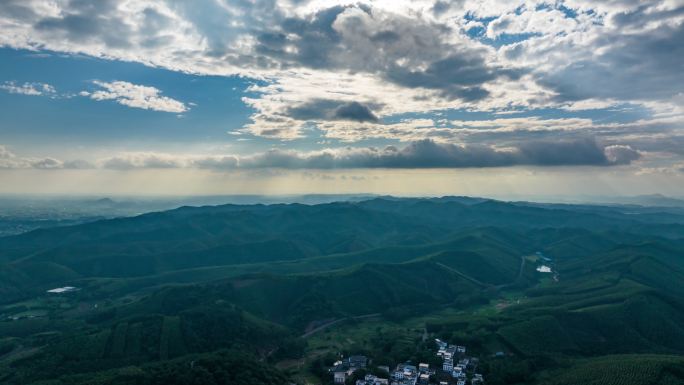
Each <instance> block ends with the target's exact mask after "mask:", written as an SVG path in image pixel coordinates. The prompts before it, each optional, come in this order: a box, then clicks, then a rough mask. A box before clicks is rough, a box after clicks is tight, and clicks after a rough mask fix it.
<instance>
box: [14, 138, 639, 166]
mask: <svg viewBox="0 0 684 385" xmlns="http://www.w3.org/2000/svg"><path fill="white" fill-rule="evenodd" d="M640 156H641V155H640V154H639V152H638V151H636V150H634V149H632V148H631V147H629V146H625V145H609V146H603V145H601V144H599V143H597V142H596V141H595V140H593V139H589V138H586V139H581V140H571V141H560V142H558V141H554V142H529V143H526V144H525V145H523V146H520V147H510V148H503V149H497V148H493V147H487V146H477V145H471V146H460V145H454V144H448V143H436V142H434V141H431V140H421V141H417V142H412V143H410V144H408V145H407V146H405V147H403V148H397V147H395V146H387V147H385V148H381V149H380V148H375V147H362V148H351V147H346V148H338V149H325V150H320V151H309V152H298V151H292V150H279V149H273V150H269V151H266V152H263V153H258V154H255V155H251V156H238V155H219V156H201V155H171V154H160V153H152V152H136V153H124V154H120V155H117V156H112V157H108V158H104V159H100V160H99V161H97V162H95V164H91V163H88V162H85V161H70V162H62V161H59V160H56V159H52V158H45V159H23V158H18V157H17V156H15V155H14V154H12V153H10V152H9V151H8V150H7V149H6V148H4V147H0V167H4V168H43V169H51V168H55V169H56V168H94V167H98V168H103V169H112V170H131V169H164V168H202V169H212V170H219V171H220V170H237V169H245V170H251V169H277V168H280V169H356V168H404V169H417V168H477V167H510V166H520V165H528V166H617V165H628V164H630V163H632V162H633V161H635V160H638V159H639V158H640Z"/></svg>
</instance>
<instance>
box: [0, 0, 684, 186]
mask: <svg viewBox="0 0 684 385" xmlns="http://www.w3.org/2000/svg"><path fill="white" fill-rule="evenodd" d="M682 58H684V0H663V1H640V0H605V1H588V0H564V1H531V0H530V1H510V0H485V1H468V0H455V1H441V0H437V1H435V0H429V1H428V0H416V1H403V0H376V1H353V2H346V1H328V0H197V1H191V2H189V1H181V0H156V1H151V0H135V1H133V0H98V1H94V0H93V1H88V0H49V1H48V0H4V1H1V2H0V193H12V194H24V193H30V194H43V193H45V194H49V193H56V194H108V195H117V194H127V195H131V194H134V195H135V194H138V195H155V194H156V195H163V194H171V195H173V194H183V195H188V194H198V195H202V194H211V195H213V194H241V193H244V194H298V193H362V192H363V193H379V194H394V195H450V194H463V195H496V196H505V195H506V194H509V195H511V196H513V195H516V196H518V195H525V194H527V195H537V196H540V195H556V196H560V195H564V196H571V195H587V194H596V195H639V194H650V193H662V194H666V195H675V196H682V195H684V60H682Z"/></svg>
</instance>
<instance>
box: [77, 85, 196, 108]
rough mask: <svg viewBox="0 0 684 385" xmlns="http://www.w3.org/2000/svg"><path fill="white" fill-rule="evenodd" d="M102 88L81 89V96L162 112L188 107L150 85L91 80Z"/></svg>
mask: <svg viewBox="0 0 684 385" xmlns="http://www.w3.org/2000/svg"><path fill="white" fill-rule="evenodd" d="M93 83H94V84H95V85H97V86H98V87H100V88H102V89H101V90H97V91H92V92H90V91H82V92H81V93H80V95H81V96H86V97H89V98H91V99H93V100H98V101H100V100H113V101H115V102H117V103H119V104H121V105H124V106H128V107H133V108H142V109H144V110H154V111H163V112H175V113H178V114H180V113H183V112H186V111H188V110H189V107H188V106H187V105H186V104H184V103H183V102H181V101H178V100H175V99H171V98H169V97H167V96H162V95H161V91H160V90H159V89H157V88H154V87H150V86H143V85H137V84H133V83H129V82H124V81H113V82H102V81H98V80H96V81H94V82H93Z"/></svg>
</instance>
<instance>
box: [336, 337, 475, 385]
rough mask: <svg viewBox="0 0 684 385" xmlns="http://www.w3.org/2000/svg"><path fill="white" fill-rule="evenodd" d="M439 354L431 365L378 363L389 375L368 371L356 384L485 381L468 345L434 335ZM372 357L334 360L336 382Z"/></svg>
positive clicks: (446, 384) (451, 384)
mask: <svg viewBox="0 0 684 385" xmlns="http://www.w3.org/2000/svg"><path fill="white" fill-rule="evenodd" d="M435 344H436V347H437V353H436V355H437V356H438V357H440V358H441V359H442V365H441V367H438V368H431V367H430V365H429V364H427V363H418V365H417V366H416V365H414V364H413V363H411V362H410V361H407V362H404V363H400V364H398V365H397V366H396V367H395V368H394V369H393V370H390V367H389V366H378V367H377V369H378V370H379V371H380V372H386V373H387V377H388V378H383V377H381V376H379V375H374V374H366V375H365V377H364V378H363V379H359V380H357V381H356V385H428V384H439V385H467V384H471V385H479V384H484V377H483V376H482V374H479V373H477V368H478V364H479V359H478V358H475V357H469V356H467V355H466V347H465V346H461V345H453V344H452V345H450V344H448V343H447V342H445V341H442V340H440V339H435ZM368 366H369V360H368V358H367V357H366V356H362V355H354V356H349V357H347V358H344V359H342V360H340V361H337V362H335V364H334V365H333V367H332V368H331V369H330V373H331V374H332V376H333V381H334V383H335V384H340V385H341V384H345V383H346V381H347V379H349V378H350V377H351V376H352V375H353V374H354V373H355V372H356V371H358V370H361V369H366V368H367V367H368Z"/></svg>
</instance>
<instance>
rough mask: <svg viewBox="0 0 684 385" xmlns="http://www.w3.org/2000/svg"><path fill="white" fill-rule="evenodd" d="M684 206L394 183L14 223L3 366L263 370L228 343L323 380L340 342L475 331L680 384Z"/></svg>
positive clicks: (539, 360) (77, 373)
mask: <svg viewBox="0 0 684 385" xmlns="http://www.w3.org/2000/svg"><path fill="white" fill-rule="evenodd" d="M682 224H684V216H682V215H681V213H680V212H679V211H673V212H667V215H663V216H662V218H659V217H658V216H657V215H655V214H654V211H652V210H642V211H640V210H638V209H634V208H633V207H629V208H625V209H624V210H622V211H621V209H620V207H614V206H613V207H591V206H572V205H537V204H525V203H505V202H498V201H490V200H483V199H466V198H442V199H396V198H383V199H373V200H368V201H361V202H356V203H332V204H323V205H312V206H307V205H297V204H294V205H251V206H239V205H225V206H216V207H209V206H207V207H197V208H193V207H183V208H180V209H177V210H171V211H167V212H159V213H150V214H144V215H141V216H137V217H132V218H121V219H113V220H106V221H98V222H93V223H88V224H81V225H76V226H70V227H59V228H44V229H41V230H36V231H33V232H30V233H25V234H22V235H19V236H13V237H6V238H0V261H2V262H0V382H1V383H3V384H4V383H7V384H10V385H15V384H17V385H18V384H51V385H52V384H55V385H56V384H60V385H62V384H86V383H88V384H90V383H96V384H118V383H134V384H161V383H173V382H168V381H171V378H172V377H173V378H176V377H177V378H179V379H180V378H183V379H192V380H193V381H195V380H196V381H206V382H202V383H208V384H211V383H217V384H219V383H226V381H228V380H226V379H229V381H234V382H230V383H240V381H243V382H244V383H250V382H246V381H247V380H246V379H245V378H242V377H240V378H238V377H231V376H233V374H232V372H231V373H224V372H225V371H226V366H225V365H224V363H223V362H224V360H225V362H230V365H236V366H239V367H243V366H240V365H244V368H245V369H244V370H245V371H248V372H249V371H254V372H258V373H257V374H253V375H251V377H250V378H258V381H257V380H255V381H257V382H254V381H252V382H251V383H255V384H259V383H283V381H285V378H288V376H291V377H292V381H295V382H297V383H300V382H302V381H301V379H302V378H309V379H310V380H311V379H315V380H313V381H314V383H318V381H320V382H325V381H328V380H330V378H329V376H328V375H326V374H325V372H324V371H323V372H317V373H318V374H315V373H313V372H312V371H311V370H310V369H308V368H309V365H313V366H315V367H318V368H319V369H320V366H321V365H322V364H321V362H322V361H321V360H324V359H327V358H326V357H328V358H329V357H330V356H331V355H332V357H335V355H336V354H338V355H339V354H340V353H342V352H345V354H352V353H355V352H356V353H359V352H365V353H366V354H369V355H375V356H377V358H378V359H382V360H398V359H401V357H404V356H406V359H408V358H409V357H413V358H414V359H420V360H423V359H425V360H433V359H434V352H431V350H430V349H431V344H430V343H429V341H430V339H431V338H433V337H435V338H444V339H451V340H458V341H462V342H463V343H467V344H468V346H469V349H471V351H472V354H474V355H475V356H476V357H479V358H480V359H481V362H482V372H483V373H484V375H485V376H486V378H489V379H490V380H489V381H488V383H491V384H507V383H510V384H515V383H517V384H546V383H551V384H569V383H573V381H575V383H577V381H579V383H585V382H586V383H616V384H618V383H619V384H632V383H633V384H642V383H656V382H653V378H658V379H660V380H661V381H663V382H662V383H666V384H669V383H673V384H674V383H677V382H676V381H678V380H680V379H681V376H680V374H681V373H679V372H677V370H676V368H677V363H678V361H677V360H676V359H675V358H673V357H676V356H678V355H682V354H684V326H682V325H684V289H683V287H684V285H682V284H681V283H682V282H684V232H682V231H680V230H681V229H682V228H681V226H682ZM542 265H544V266H545V268H546V269H547V270H549V271H550V272H547V273H544V272H540V271H537V268H538V267H540V266H542ZM64 286H73V287H75V288H76V289H75V290H74V291H71V292H66V293H61V294H52V293H46V290H48V289H53V288H58V287H64ZM371 325H372V326H371ZM337 328H339V329H340V331H339V332H338V331H336V329H337ZM312 336H313V337H312ZM312 338H313V341H312ZM226 349H229V350H230V352H226ZM497 352H503V353H504V354H503V356H499V358H497V359H493V358H492V357H493V355H494V354H495V353H497ZM239 357H244V359H243V360H242V361H241V362H240V363H236V362H235V360H238V359H239ZM431 357H432V358H431ZM501 357H503V358H501ZM219 361H220V362H219ZM192 362H195V364H192ZM198 362H203V363H204V364H202V365H200V366H199V367H198V366H196V365H197V363H198ZM316 362H318V364H316ZM393 364H396V362H393ZM193 365H195V366H193ZM316 365H318V366H316ZM626 365H631V366H630V368H631V367H637V368H640V369H639V370H638V372H639V374H638V375H637V374H634V373H632V372H631V371H627V373H629V374H624V373H623V372H624V371H625V369H624V368H625V366H626ZM276 367H282V368H287V370H285V371H281V370H279V369H275V368H276ZM200 369H201V370H200ZM630 370H632V369H630ZM595 371H601V373H600V375H598V374H596V375H595V374H593V373H594V372H595ZM250 373H251V372H250ZM612 373H615V374H612ZM641 373H648V375H647V376H645V377H642V376H641ZM262 374H263V377H259V376H261V375H262ZM623 374H624V375H623ZM226 376H228V377H226ZM678 376H679V377H678ZM646 377H648V378H646ZM607 378H608V379H607ZM613 380H614V382H610V381H613ZM88 381H91V382H88ZM164 381H167V382H164ZM188 381H189V380H188ZM212 381H213V382H212ZM597 381H598V382H597ZM601 381H608V382H601ZM630 381H632V382H630ZM649 381H650V382H649ZM668 381H669V382H668Z"/></svg>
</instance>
